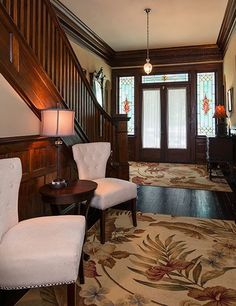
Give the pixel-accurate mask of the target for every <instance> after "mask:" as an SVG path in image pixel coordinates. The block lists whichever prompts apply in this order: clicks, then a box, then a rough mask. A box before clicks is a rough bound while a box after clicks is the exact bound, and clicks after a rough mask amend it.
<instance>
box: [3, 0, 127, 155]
mask: <svg viewBox="0 0 236 306" xmlns="http://www.w3.org/2000/svg"><path fill="white" fill-rule="evenodd" d="M0 3H1V11H2V12H1V16H3V18H5V19H6V16H5V15H6V13H7V14H8V16H10V18H11V22H10V21H6V20H5V24H6V23H8V24H9V27H8V30H7V32H8V34H9V35H10V33H13V32H14V35H13V39H12V45H13V48H11V49H12V54H13V55H14V56H13V60H12V64H14V66H15V68H16V70H17V69H18V70H19V71H18V73H19V76H20V75H21V74H22V69H23V68H22V54H23V53H22V51H21V50H20V51H19V50H18V51H17V48H18V43H19V45H20V48H21V49H22V47H21V46H22V45H23V46H24V48H23V49H24V51H25V54H24V58H23V60H24V61H25V65H27V61H28V59H27V55H26V52H27V51H26V49H27V47H28V48H30V49H31V54H30V58H31V60H32V61H33V62H34V63H33V66H34V67H36V66H37V65H38V67H36V68H37V69H35V70H38V71H40V76H41V79H40V80H38V82H39V83H40V82H41V85H40V84H39V83H38V84H37V85H38V86H39V87H40V86H42V82H44V86H42V87H45V88H46V87H49V88H50V94H49V93H48V92H47V93H46V94H45V95H46V97H45V95H44V94H43V95H42V92H43V93H44V91H43V90H41V91H40V90H38V89H35V90H36V91H37V92H40V93H41V96H42V98H43V101H44V104H41V102H40V101H39V100H40V98H38V99H36V102H35V101H34V98H33V94H31V95H30V94H29V88H28V94H25V92H26V91H27V90H26V88H24V89H23V90H22V96H24V95H25V96H26V98H27V103H28V104H29V105H30V106H31V108H33V110H34V111H35V112H36V113H37V110H38V109H42V108H47V107H52V106H55V105H56V102H58V101H60V102H61V103H62V104H63V105H64V107H67V108H70V109H73V110H74V111H75V117H76V121H77V124H76V130H77V132H78V133H80V136H81V139H82V140H83V141H88V140H89V141H109V142H111V144H112V149H113V151H114V152H115V151H116V150H117V148H120V146H118V145H117V144H116V142H117V139H118V138H117V137H115V134H116V126H117V120H118V119H117V118H116V120H115V121H114V120H113V118H112V117H111V116H110V115H109V114H108V113H106V112H105V110H104V109H103V108H102V107H101V106H100V104H99V103H98V102H97V100H96V97H95V95H94V93H93V91H92V89H91V86H90V85H89V83H88V81H87V79H86V77H85V75H84V73H83V70H82V68H81V66H80V63H79V61H78V59H77V57H76V55H75V53H74V51H73V49H72V47H71V45H70V42H69V40H68V38H67V36H66V35H65V33H64V31H63V29H62V27H61V25H60V23H59V21H58V19H57V16H56V14H55V11H54V9H53V7H52V5H51V3H50V1H49V0H0ZM3 10H5V13H4V12H3ZM1 16H0V17H1ZM12 23H14V25H15V28H14V29H12V28H13V25H12ZM16 29H17V31H18V32H19V33H17V31H16ZM23 40H24V42H23ZM26 45H27V46H26ZM6 48H7V47H6ZM17 56H18V57H17ZM2 62H3V63H0V65H1V67H4V69H5V73H6V74H8V80H9V79H12V78H15V77H16V76H13V73H11V77H9V72H7V69H8V68H9V67H8V66H9V65H10V66H11V67H10V69H12V65H11V64H8V65H6V63H4V59H2ZM17 65H18V66H19V67H18V68H17ZM7 67H8V68H7ZM26 70H27V69H26ZM28 70H29V69H28ZM42 71H43V72H44V73H43V72H42ZM44 74H46V76H45V75H44ZM32 77H33V78H34V77H35V76H34V74H33V75H32ZM24 79H25V82H26V84H28V85H29V83H30V75H28V76H26V75H24ZM33 80H35V78H34V79H33ZM27 82H28V83H27ZM31 83H32V82H31ZM17 84H18V86H20V82H19V80H18V83H17ZM45 104H46V105H45ZM122 120H123V119H122ZM122 135H123V137H124V138H125V137H126V138H127V132H126V134H125V133H123V134H122ZM120 149H121V150H122V151H127V141H125V140H124V141H123V147H122V148H120ZM116 156H120V155H119V154H116Z"/></svg>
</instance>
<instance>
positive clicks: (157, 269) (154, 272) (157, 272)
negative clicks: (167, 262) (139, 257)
mask: <svg viewBox="0 0 236 306" xmlns="http://www.w3.org/2000/svg"><path fill="white" fill-rule="evenodd" d="M171 271H173V268H172V267H167V266H153V267H151V268H149V269H148V270H147V271H146V272H145V273H146V276H147V278H148V279H150V280H153V281H159V280H161V279H162V278H163V276H164V275H165V274H168V273H169V272H171Z"/></svg>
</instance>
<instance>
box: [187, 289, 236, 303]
mask: <svg viewBox="0 0 236 306" xmlns="http://www.w3.org/2000/svg"><path fill="white" fill-rule="evenodd" d="M188 296H190V297H192V298H194V299H196V300H198V301H209V302H207V303H206V304H203V306H204V305H205V306H234V305H236V290H233V289H226V288H224V287H221V286H216V287H211V288H210V287H207V288H205V289H203V290H200V289H191V290H190V291H189V293H188Z"/></svg>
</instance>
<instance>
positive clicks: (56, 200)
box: [39, 180, 97, 220]
mask: <svg viewBox="0 0 236 306" xmlns="http://www.w3.org/2000/svg"><path fill="white" fill-rule="evenodd" d="M96 188H97V183H95V182H93V181H89V180H77V181H74V182H69V183H68V185H67V186H66V187H63V188H61V189H55V188H52V187H51V186H50V184H46V185H44V186H42V187H41V188H40V189H39V192H40V194H41V196H42V200H43V202H44V203H47V204H50V206H51V210H52V214H53V215H60V214H63V211H62V210H61V209H60V206H63V205H70V204H75V205H80V203H82V202H85V204H86V206H85V212H84V216H85V218H86V220H87V214H88V209H89V205H90V202H91V200H92V198H93V196H94V191H95V190H96Z"/></svg>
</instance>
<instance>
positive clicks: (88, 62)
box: [68, 36, 111, 112]
mask: <svg viewBox="0 0 236 306" xmlns="http://www.w3.org/2000/svg"><path fill="white" fill-rule="evenodd" d="M68 38H69V41H70V43H71V45H72V48H73V49H74V51H75V54H76V55H77V57H78V60H79V62H80V65H81V67H82V68H83V69H85V70H86V77H87V80H88V81H89V83H90V76H89V74H90V73H93V72H94V71H97V72H98V71H99V70H100V68H101V67H102V68H103V72H104V75H105V79H104V88H105V84H107V85H108V102H107V109H106V111H108V112H110V109H111V67H110V66H109V65H108V64H107V63H106V62H105V61H104V60H103V59H102V58H101V57H99V56H98V55H96V54H94V53H92V52H90V51H89V50H88V49H85V48H83V47H81V46H80V45H78V44H77V43H75V42H74V41H73V39H72V38H71V37H69V36H68ZM106 82H107V83H106ZM104 98H105V95H104Z"/></svg>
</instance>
